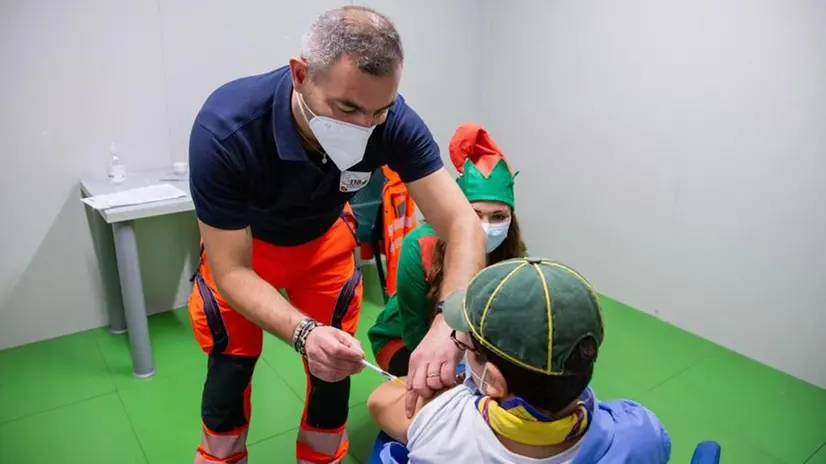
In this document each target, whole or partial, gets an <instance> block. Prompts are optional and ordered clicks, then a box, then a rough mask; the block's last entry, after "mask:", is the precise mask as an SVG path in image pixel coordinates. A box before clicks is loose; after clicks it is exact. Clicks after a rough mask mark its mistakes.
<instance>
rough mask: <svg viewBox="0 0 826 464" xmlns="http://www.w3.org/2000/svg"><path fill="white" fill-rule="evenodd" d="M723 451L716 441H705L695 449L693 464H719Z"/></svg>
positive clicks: (692, 457) (692, 458)
mask: <svg viewBox="0 0 826 464" xmlns="http://www.w3.org/2000/svg"><path fill="white" fill-rule="evenodd" d="M722 452H723V450H722V449H721V448H720V444H719V443H717V442H716V441H704V442H701V443H700V444H699V445H697V447H696V448H694V455H693V456H691V464H719V463H720V454H722Z"/></svg>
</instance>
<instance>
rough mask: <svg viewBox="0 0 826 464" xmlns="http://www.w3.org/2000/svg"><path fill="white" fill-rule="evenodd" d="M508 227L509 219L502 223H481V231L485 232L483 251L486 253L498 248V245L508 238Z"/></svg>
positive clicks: (509, 225) (509, 224)
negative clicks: (485, 238)
mask: <svg viewBox="0 0 826 464" xmlns="http://www.w3.org/2000/svg"><path fill="white" fill-rule="evenodd" d="M510 227H511V221H510V219H509V220H507V221H504V222H494V223H493V224H491V223H489V222H483V223H482V229H484V230H485V235H486V236H487V240H486V242H485V251H486V252H487V253H490V252H491V251H493V250H495V249H497V248H499V245H501V244H502V242H504V241H505V239H506V238H508V230H509V229H510Z"/></svg>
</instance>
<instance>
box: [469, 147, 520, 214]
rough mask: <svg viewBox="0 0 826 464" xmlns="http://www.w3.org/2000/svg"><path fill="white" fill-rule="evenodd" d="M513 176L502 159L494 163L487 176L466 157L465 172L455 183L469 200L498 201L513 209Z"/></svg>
mask: <svg viewBox="0 0 826 464" xmlns="http://www.w3.org/2000/svg"><path fill="white" fill-rule="evenodd" d="M514 177H515V176H514V175H512V174H511V172H510V169H508V164H507V163H506V162H505V160H504V159H500V160H499V162H497V163H496V165H495V166H494V167H493V170H492V171H491V172H490V175H489V176H487V177H485V175H484V174H482V172H481V171H479V169H478V168H477V167H476V165H474V164H473V163H472V162H471V161H470V159H468V160H466V161H465V172H464V173H463V174H462V175H461V176H459V178H458V179H456V183H458V184H459V188H461V189H462V192H464V194H465V197H467V199H468V201H470V202H474V201H498V202H500V203H504V204H506V205H508V206H510V207H511V209H512V210H515V209H516V207H515V204H514V196H513V179H514Z"/></svg>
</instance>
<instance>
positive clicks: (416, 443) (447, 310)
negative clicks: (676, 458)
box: [367, 258, 671, 464]
mask: <svg viewBox="0 0 826 464" xmlns="http://www.w3.org/2000/svg"><path fill="white" fill-rule="evenodd" d="M444 318H445V321H446V322H447V323H448V325H450V327H451V328H453V329H454V330H453V332H452V333H451V338H452V339H453V341H454V343H455V344H456V345H457V347H458V348H460V349H462V350H465V365H466V371H467V373H468V375H467V377H466V379H465V382H464V383H463V384H462V385H459V386H456V387H453V388H451V389H449V390H446V391H443V392H440V394H438V395H437V396H436V397H434V398H431V399H427V400H419V404H418V405H417V408H416V411H415V413H414V415H413V417H412V418H408V417H407V415H406V413H405V405H404V395H405V387H404V386H401V385H396V384H390V383H386V384H383V385H381V386H379V387H378V388H377V389H376V391H374V392H373V394H372V395H371V396H370V398H369V400H368V403H367V405H368V409H369V410H370V414H371V415H372V417H373V418H374V420H375V421H376V422H377V423H378V425H379V426H380V427H381V429H382V430H384V431H385V432H386V433H387V434H389V435H390V436H392V437H393V438H394V439H396V440H398V441H399V442H401V443H406V444H407V451H408V453H409V455H408V456H407V458H409V462H411V463H417V464H429V463H444V462H455V463H466V462H474V463H476V462H479V463H482V462H484V463H502V464H504V463H541V464H569V463H570V464H593V463H611V464H661V463H666V462H668V459H669V457H670V453H671V441H670V439H669V436H668V434H667V433H666V431H665V429H664V428H663V425H662V424H661V423H660V421H659V420H658V419H657V418H656V416H655V415H654V414H653V413H652V412H651V411H649V410H648V409H646V408H644V407H643V406H641V405H639V404H637V403H635V402H633V401H626V400H620V401H610V402H600V401H598V400H597V399H596V398H595V396H594V394H593V392H592V391H591V389H590V388H588V384H589V382H590V381H591V377H592V375H593V372H594V363H595V361H596V359H597V354H598V352H599V347H600V345H601V343H602V340H603V338H604V336H605V331H604V328H603V318H602V310H601V307H600V302H599V298H598V296H597V293H596V292H595V291H594V289H593V287H592V286H591V284H590V283H588V281H587V280H585V278H583V277H582V276H581V275H580V274H579V273H577V272H576V271H574V270H573V269H571V268H569V267H567V266H565V265H563V264H560V263H556V262H552V261H550V260H546V259H534V258H517V259H511V260H506V261H502V262H500V263H498V264H494V265H492V266H489V267H487V268H485V269H483V270H482V271H481V272H479V274H477V275H476V277H474V279H473V280H472V281H471V283H470V285H469V287H468V289H467V291H466V292H462V293H457V294H453V295H451V296H450V297H449V298H448V299H447V301H446V302H445V305H444ZM391 445H397V446H401V445H398V444H397V443H392V444H388V447H387V448H385V449H386V450H387V449H391V447H392V446H391ZM396 451H397V450H396ZM385 454H387V455H388V456H383V458H382V459H383V462H391V463H392V462H399V461H394V460H393V459H392V458H391V457H390V456H389V454H390V453H385ZM385 457H387V459H385Z"/></svg>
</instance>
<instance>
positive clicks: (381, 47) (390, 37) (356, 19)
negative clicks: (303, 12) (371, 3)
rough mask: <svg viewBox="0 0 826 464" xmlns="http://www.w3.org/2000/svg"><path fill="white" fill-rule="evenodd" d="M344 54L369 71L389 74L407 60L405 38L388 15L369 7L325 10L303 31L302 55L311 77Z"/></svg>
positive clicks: (373, 74)
mask: <svg viewBox="0 0 826 464" xmlns="http://www.w3.org/2000/svg"><path fill="white" fill-rule="evenodd" d="M343 56H346V57H348V58H349V59H350V60H351V62H352V63H353V65H355V66H356V67H357V68H358V69H360V70H361V71H363V72H365V73H367V74H370V75H372V76H377V77H385V76H389V75H390V74H392V73H393V72H395V71H396V70H397V69H398V68H399V67H400V66H401V65H402V63H403V62H404V50H403V49H402V39H401V37H400V36H399V32H398V31H397V30H396V27H395V26H394V25H393V22H392V21H390V19H389V18H388V17H386V16H384V15H383V14H381V13H379V12H377V11H375V10H372V9H370V8H367V7H363V6H355V5H353V6H344V7H341V8H336V9H333V10H329V11H326V12H324V13H322V14H321V16H319V17H318V18H317V19H316V20H315V21H314V22H313V24H312V25H311V26H310V29H309V30H308V31H307V33H306V34H304V37H303V39H302V40H301V58H303V59H304V60H305V61H306V62H307V66H308V67H309V73H310V75H311V76H312V75H315V74H318V73H324V72H325V71H327V70H328V69H329V68H330V67H331V66H332V65H333V64H334V63H336V62H337V61H338V60H339V59H340V58H341V57H343Z"/></svg>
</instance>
